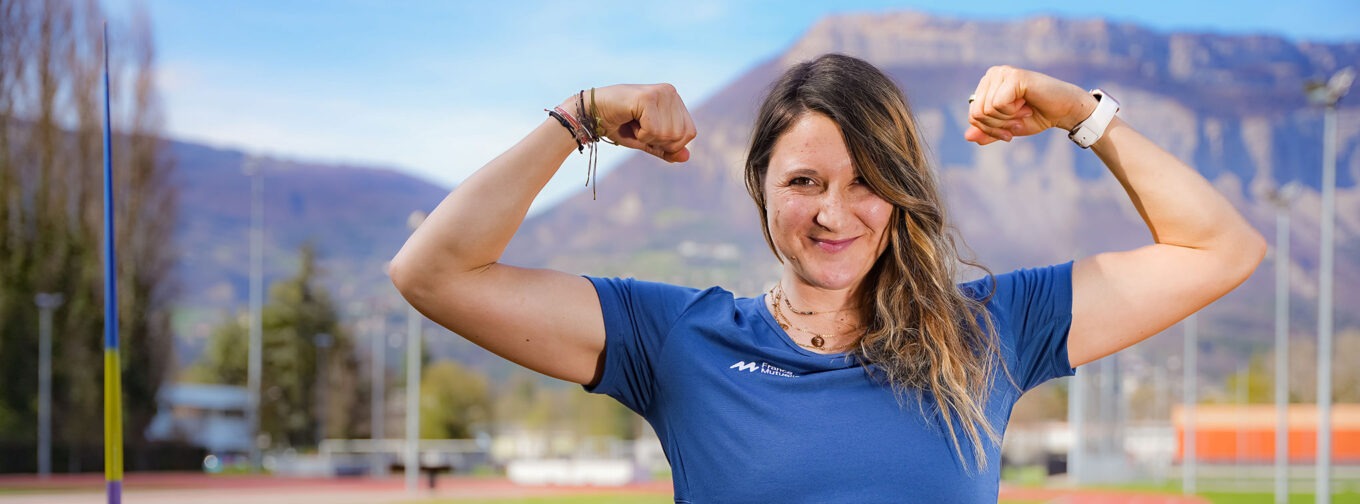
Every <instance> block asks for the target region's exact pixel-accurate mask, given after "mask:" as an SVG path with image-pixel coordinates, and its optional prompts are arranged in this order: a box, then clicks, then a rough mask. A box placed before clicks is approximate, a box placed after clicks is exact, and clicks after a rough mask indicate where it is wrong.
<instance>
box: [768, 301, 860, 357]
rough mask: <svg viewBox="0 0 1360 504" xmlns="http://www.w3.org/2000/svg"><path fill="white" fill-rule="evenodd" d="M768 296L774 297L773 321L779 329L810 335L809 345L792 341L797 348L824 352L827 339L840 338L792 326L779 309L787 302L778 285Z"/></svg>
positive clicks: (835, 335) (795, 311) (833, 334)
mask: <svg viewBox="0 0 1360 504" xmlns="http://www.w3.org/2000/svg"><path fill="white" fill-rule="evenodd" d="M770 294H771V295H772V296H774V321H775V322H776V323H778V324H779V327H780V328H782V329H784V331H785V332H788V331H789V330H796V331H798V332H801V333H804V334H810V335H812V340H811V343H812V344H811V345H809V344H806V343H799V342H797V341H794V342H795V343H798V346H800V347H803V348H811V349H816V350H824V349H825V347H826V339H827V338H835V337H838V336H841V335H838V334H835V333H831V334H819V333H815V332H812V331H809V330H807V329H804V328H802V327H798V326H795V325H793V323H792V322H789V320H788V318H787V317H786V316H785V315H784V310H782V309H780V307H779V304H780V302H781V301H782V302H784V303H787V302H788V298H785V297H784V289H783V288H782V287H780V286H779V285H775V288H774V289H772V290H771V291H770ZM789 309H790V310H793V307H789ZM836 311H845V310H836ZM793 312H794V313H799V314H800V315H804V314H803V313H800V312H798V311H797V310H793ZM822 313H833V312H822ZM854 329H858V328H852V329H851V330H852V331H853V330H854ZM848 334H849V333H846V335H848Z"/></svg>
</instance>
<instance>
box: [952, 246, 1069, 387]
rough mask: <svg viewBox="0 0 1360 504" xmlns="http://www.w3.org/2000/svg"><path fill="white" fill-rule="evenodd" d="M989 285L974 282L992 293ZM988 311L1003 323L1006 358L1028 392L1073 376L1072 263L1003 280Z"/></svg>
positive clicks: (1000, 331) (1001, 332)
mask: <svg viewBox="0 0 1360 504" xmlns="http://www.w3.org/2000/svg"><path fill="white" fill-rule="evenodd" d="M988 284H989V282H988V279H986V278H984V279H982V280H979V281H977V282H974V284H973V285H974V286H978V287H982V289H979V290H978V292H981V293H983V294H985V293H986V292H987V289H986V287H987V286H988ZM994 285H995V291H993V293H992V298H991V299H990V300H988V302H987V306H988V309H989V310H991V312H992V314H993V316H994V317H995V318H994V320H996V322H997V328H996V329H997V333H998V336H1000V338H1001V347H1002V350H1001V351H1002V354H1003V357H1006V362H1007V365H1008V366H1010V369H1009V370H1010V374H1011V376H1012V377H1014V378H1015V381H1016V383H1017V384H1018V385H1019V386H1020V390H1021V391H1022V392H1024V391H1028V390H1030V389H1033V388H1034V387H1037V386H1039V385H1040V384H1042V383H1044V382H1046V381H1048V380H1051V379H1053V378H1058V377H1063V376H1072V375H1074V374H1076V370H1075V369H1073V368H1072V365H1071V361H1070V360H1069V359H1068V357H1067V333H1068V329H1070V328H1071V326H1072V263H1071V262H1067V263H1063V264H1058V265H1054V266H1048V267H1044V268H1031V269H1021V270H1016V271H1012V272H1010V273H1006V274H1003V275H997V276H996V277H995V284H994Z"/></svg>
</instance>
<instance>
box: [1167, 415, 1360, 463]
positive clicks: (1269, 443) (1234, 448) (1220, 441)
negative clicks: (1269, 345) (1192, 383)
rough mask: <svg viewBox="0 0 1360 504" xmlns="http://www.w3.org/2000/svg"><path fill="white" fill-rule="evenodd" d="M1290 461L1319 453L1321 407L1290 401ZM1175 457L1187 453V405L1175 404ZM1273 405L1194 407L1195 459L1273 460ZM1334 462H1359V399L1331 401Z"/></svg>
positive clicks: (1308, 458) (1307, 459)
mask: <svg viewBox="0 0 1360 504" xmlns="http://www.w3.org/2000/svg"><path fill="white" fill-rule="evenodd" d="M1288 419H1289V420H1288V421H1289V461H1290V462H1292V463H1312V462H1314V460H1315V459H1316V457H1317V425H1318V414H1317V406H1316V405H1313V404H1291V405H1290V406H1289V410H1288ZM1171 422H1172V425H1173V426H1174V427H1175V429H1176V461H1177V462H1179V461H1181V460H1182V459H1183V458H1184V454H1185V410H1184V406H1179V405H1178V406H1175V407H1174V408H1172V411H1171ZM1275 422H1276V417H1275V406H1274V405H1273V404H1251V405H1236V404H1201V405H1199V406H1198V407H1196V408H1195V458H1196V459H1197V460H1199V461H1201V462H1211V463H1212V462H1225V463H1232V462H1238V461H1243V462H1254V463H1272V462H1274V461H1275ZM1332 461H1333V462H1334V463H1338V464H1360V404H1333V405H1332Z"/></svg>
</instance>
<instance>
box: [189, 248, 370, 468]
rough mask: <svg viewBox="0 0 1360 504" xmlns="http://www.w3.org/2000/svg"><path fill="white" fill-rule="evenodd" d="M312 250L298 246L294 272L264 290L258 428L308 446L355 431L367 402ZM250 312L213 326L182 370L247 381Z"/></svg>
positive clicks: (274, 439) (195, 376) (195, 377)
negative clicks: (198, 353) (266, 296)
mask: <svg viewBox="0 0 1360 504" xmlns="http://www.w3.org/2000/svg"><path fill="white" fill-rule="evenodd" d="M316 263H317V257H316V250H315V248H314V247H313V246H312V245H310V244H307V245H303V247H302V249H301V251H300V253H299V261H298V271H297V273H296V274H295V275H294V276H293V277H291V278H288V279H285V280H282V281H279V282H277V283H275V284H273V285H272V286H270V289H269V302H268V304H266V305H265V306H264V311H263V313H262V315H261V316H262V319H261V323H262V326H263V329H264V333H263V335H262V336H263V347H264V348H263V350H264V351H263V354H262V359H263V362H262V364H263V368H262V373H261V399H260V431H261V432H263V433H266V434H268V435H269V438H270V440H271V443H272V444H273V445H274V446H312V445H315V444H316V443H317V442H318V441H319V440H320V439H321V438H323V437H354V436H356V435H358V434H359V433H360V429H361V428H366V424H361V423H360V422H359V420H358V418H357V417H361V416H364V415H354V414H353V413H352V412H354V411H360V410H364V409H366V408H367V404H366V403H364V402H363V401H364V400H365V399H366V398H367V397H368V394H367V393H366V392H365V391H364V390H362V386H361V385H362V384H361V383H360V380H359V378H358V376H359V372H358V360H357V357H356V356H355V351H354V344H353V340H352V339H351V337H350V335H349V331H348V330H347V329H346V328H345V327H343V326H342V325H341V324H340V320H339V315H338V314H337V312H336V309H335V305H334V303H333V302H332V301H331V297H330V294H329V292H328V291H326V290H325V288H324V287H323V286H322V284H321V273H320V271H319V270H318V269H317V264H316ZM248 323H249V318H248V317H246V316H245V315H244V314H240V315H237V316H234V317H231V319H230V320H228V321H226V322H224V323H223V324H221V325H219V326H217V327H216V328H215V329H214V330H213V332H212V336H211V338H210V340H209V341H208V346H207V348H206V349H205V350H204V353H203V355H202V356H201V357H199V362H198V363H197V364H195V366H194V367H193V368H191V369H190V370H189V371H188V373H187V376H188V378H189V379H190V380H192V381H199V382H205V383H221V384H227V385H238V386H245V385H246V380H247V367H246V366H247V358H248V352H249V334H250V331H249V328H248Z"/></svg>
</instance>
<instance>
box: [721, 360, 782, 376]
mask: <svg viewBox="0 0 1360 504" xmlns="http://www.w3.org/2000/svg"><path fill="white" fill-rule="evenodd" d="M727 369H735V370H737V372H742V371H745V372H748V373H754V372H757V371H759V372H761V373H764V374H767V375H772V376H778V377H781V378H797V377H798V375H796V374H793V372H792V371H789V370H787V369H784V368H781V367H779V366H775V365H772V364H770V363H768V362H757V361H751V362H746V361H744V360H740V361H737V362H736V364H732V365H731V366H728V367H727Z"/></svg>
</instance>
